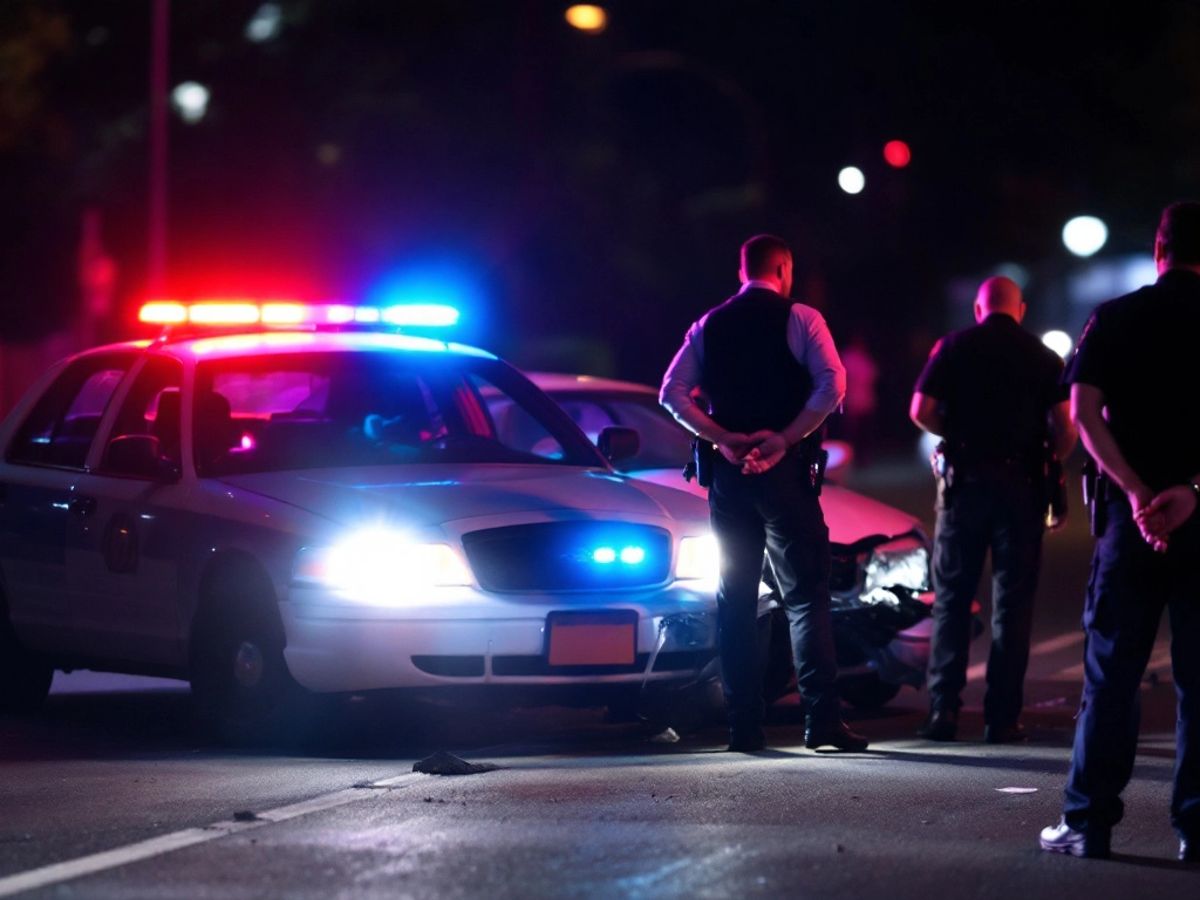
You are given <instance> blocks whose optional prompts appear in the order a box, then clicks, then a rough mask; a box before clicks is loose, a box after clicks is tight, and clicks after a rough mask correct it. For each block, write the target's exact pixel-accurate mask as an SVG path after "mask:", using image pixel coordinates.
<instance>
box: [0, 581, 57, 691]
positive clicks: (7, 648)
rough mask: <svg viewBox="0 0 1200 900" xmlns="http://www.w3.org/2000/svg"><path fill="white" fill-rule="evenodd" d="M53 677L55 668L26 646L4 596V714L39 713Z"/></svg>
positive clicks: (0, 607)
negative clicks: (17, 631)
mask: <svg viewBox="0 0 1200 900" xmlns="http://www.w3.org/2000/svg"><path fill="white" fill-rule="evenodd" d="M53 678H54V667H53V666H51V665H50V664H49V663H48V662H46V661H45V660H44V659H42V657H40V656H38V655H37V654H36V653H31V652H30V651H29V650H26V649H25V647H24V646H22V644H21V641H20V639H19V638H18V637H17V633H16V631H15V630H14V629H13V627H12V624H11V623H10V622H9V621H8V610H7V609H6V608H5V604H4V598H3V597H2V596H0V714H16V715H22V714H29V713H33V712H37V711H38V710H39V709H41V707H42V704H44V703H45V702H46V696H47V695H48V694H49V693H50V682H51V681H52V680H53Z"/></svg>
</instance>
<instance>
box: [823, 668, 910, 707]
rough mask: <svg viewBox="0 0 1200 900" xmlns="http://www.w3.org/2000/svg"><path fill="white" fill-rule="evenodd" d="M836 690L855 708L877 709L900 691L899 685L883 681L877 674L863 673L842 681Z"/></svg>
mask: <svg viewBox="0 0 1200 900" xmlns="http://www.w3.org/2000/svg"><path fill="white" fill-rule="evenodd" d="M838 691H839V693H841V695H842V699H843V700H845V701H846V702H847V703H849V704H850V705H851V706H853V707H855V708H856V709H879V707H881V706H886V705H887V704H888V703H889V702H890V701H891V700H892V699H893V698H894V697H895V696H896V695H897V694H898V693H900V685H898V684H892V683H891V682H888V681H883V680H881V679H880V677H879V676H878V675H863V676H861V677H859V678H850V679H847V680H846V681H843V682H842V683H841V684H839V685H838Z"/></svg>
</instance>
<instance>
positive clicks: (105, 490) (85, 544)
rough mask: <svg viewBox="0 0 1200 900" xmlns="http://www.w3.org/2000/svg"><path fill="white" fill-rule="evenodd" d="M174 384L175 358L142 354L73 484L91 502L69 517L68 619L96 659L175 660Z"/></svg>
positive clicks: (179, 483) (178, 524)
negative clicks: (89, 462) (91, 458)
mask: <svg viewBox="0 0 1200 900" xmlns="http://www.w3.org/2000/svg"><path fill="white" fill-rule="evenodd" d="M182 388H183V366H182V364H181V363H180V362H179V361H178V360H176V359H173V358H171V357H167V356H151V357H149V358H147V360H146V363H145V365H144V366H143V367H142V368H141V369H140V370H139V371H138V372H137V373H136V374H135V375H134V377H133V380H132V382H131V384H130V386H129V389H128V390H127V391H126V392H125V393H124V394H123V396H122V397H121V398H119V401H118V402H119V406H118V408H117V412H116V415H115V417H113V419H112V425H111V427H110V428H108V430H107V440H106V441H105V444H104V446H103V447H99V448H97V449H96V451H94V453H95V455H96V458H95V466H94V468H93V470H92V471H89V472H87V473H85V474H83V475H82V476H81V477H80V478H79V480H78V484H77V489H76V493H77V494H78V496H80V497H81V498H86V501H87V503H88V505H89V508H90V510H91V511H90V512H89V514H88V515H87V516H82V517H78V518H77V519H76V520H75V522H74V523H73V525H74V527H76V528H78V539H77V541H75V542H74V546H75V547H76V550H75V554H76V558H75V559H74V561H73V563H72V565H71V575H70V578H71V579H72V581H73V587H74V590H73V591H72V597H73V598H74V601H73V602H74V603H75V609H74V611H73V619H74V621H75V622H76V623H77V626H78V628H79V630H80V634H81V636H82V637H83V638H84V640H85V641H86V644H87V646H88V647H90V648H92V655H94V656H95V657H98V658H100V659H104V660H112V661H120V662H123V663H134V664H144V665H146V666H148V667H157V666H168V667H169V666H173V665H176V664H179V663H180V662H181V661H182V659H183V653H184V648H183V643H182V637H181V635H182V634H183V628H182V624H181V621H180V602H179V600H180V597H179V561H180V557H181V550H180V548H181V547H182V546H183V545H184V543H185V540H186V535H187V528H188V524H187V513H186V497H187V494H188V492H189V487H188V482H185V480H184V479H183V478H182V455H181V435H180V431H181V428H180V425H181V418H182V417H181V411H182V408H183V407H182V396H183V394H182Z"/></svg>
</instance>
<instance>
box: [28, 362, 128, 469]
mask: <svg viewBox="0 0 1200 900" xmlns="http://www.w3.org/2000/svg"><path fill="white" fill-rule="evenodd" d="M136 358H137V357H136V354H133V353H114V354H105V355H103V356H90V357H87V358H86V359H81V360H77V361H76V362H74V363H72V364H71V365H69V366H68V367H67V368H66V369H65V370H64V371H63V373H62V374H61V375H59V376H58V378H56V379H55V380H54V382H53V383H52V384H51V385H50V387H49V388H48V389H47V390H46V393H44V394H43V395H42V397H41V399H40V400H38V402H37V404H36V405H35V406H34V407H33V411H32V412H30V414H29V416H28V417H27V418H26V419H25V421H24V422H23V423H22V424H21V427H20V429H19V430H18V431H17V434H16V437H14V438H13V441H12V443H11V444H10V445H9V447H8V454H7V457H6V458H7V459H8V461H9V462H14V463H28V464H31V465H41V466H64V467H66V468H72V469H82V468H83V464H84V461H85V460H86V459H87V455H88V449H89V448H90V447H91V445H92V440H93V439H94V438H95V437H96V431H97V430H98V429H99V427H100V419H101V418H102V417H103V416H104V411H105V409H107V408H108V402H109V401H110V400H111V399H112V395H113V393H114V392H115V391H116V389H117V385H118V384H120V383H121V379H122V378H124V377H125V373H126V372H128V371H129V367H130V366H131V365H132V364H133V361H134V360H135V359H136Z"/></svg>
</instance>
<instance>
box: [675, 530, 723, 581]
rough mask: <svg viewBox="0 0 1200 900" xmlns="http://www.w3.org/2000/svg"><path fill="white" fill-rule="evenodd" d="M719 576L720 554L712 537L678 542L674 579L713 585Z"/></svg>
mask: <svg viewBox="0 0 1200 900" xmlns="http://www.w3.org/2000/svg"><path fill="white" fill-rule="evenodd" d="M720 574H721V553H720V550H719V548H718V547H717V539H716V538H715V537H714V536H713V535H711V534H706V535H704V536H702V537H685V538H683V539H682V540H680V542H679V559H678V561H677V562H676V563H675V577H676V578H678V579H679V580H680V581H711V582H713V583H715V582H716V580H717V577H718V576H719V575H720Z"/></svg>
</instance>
